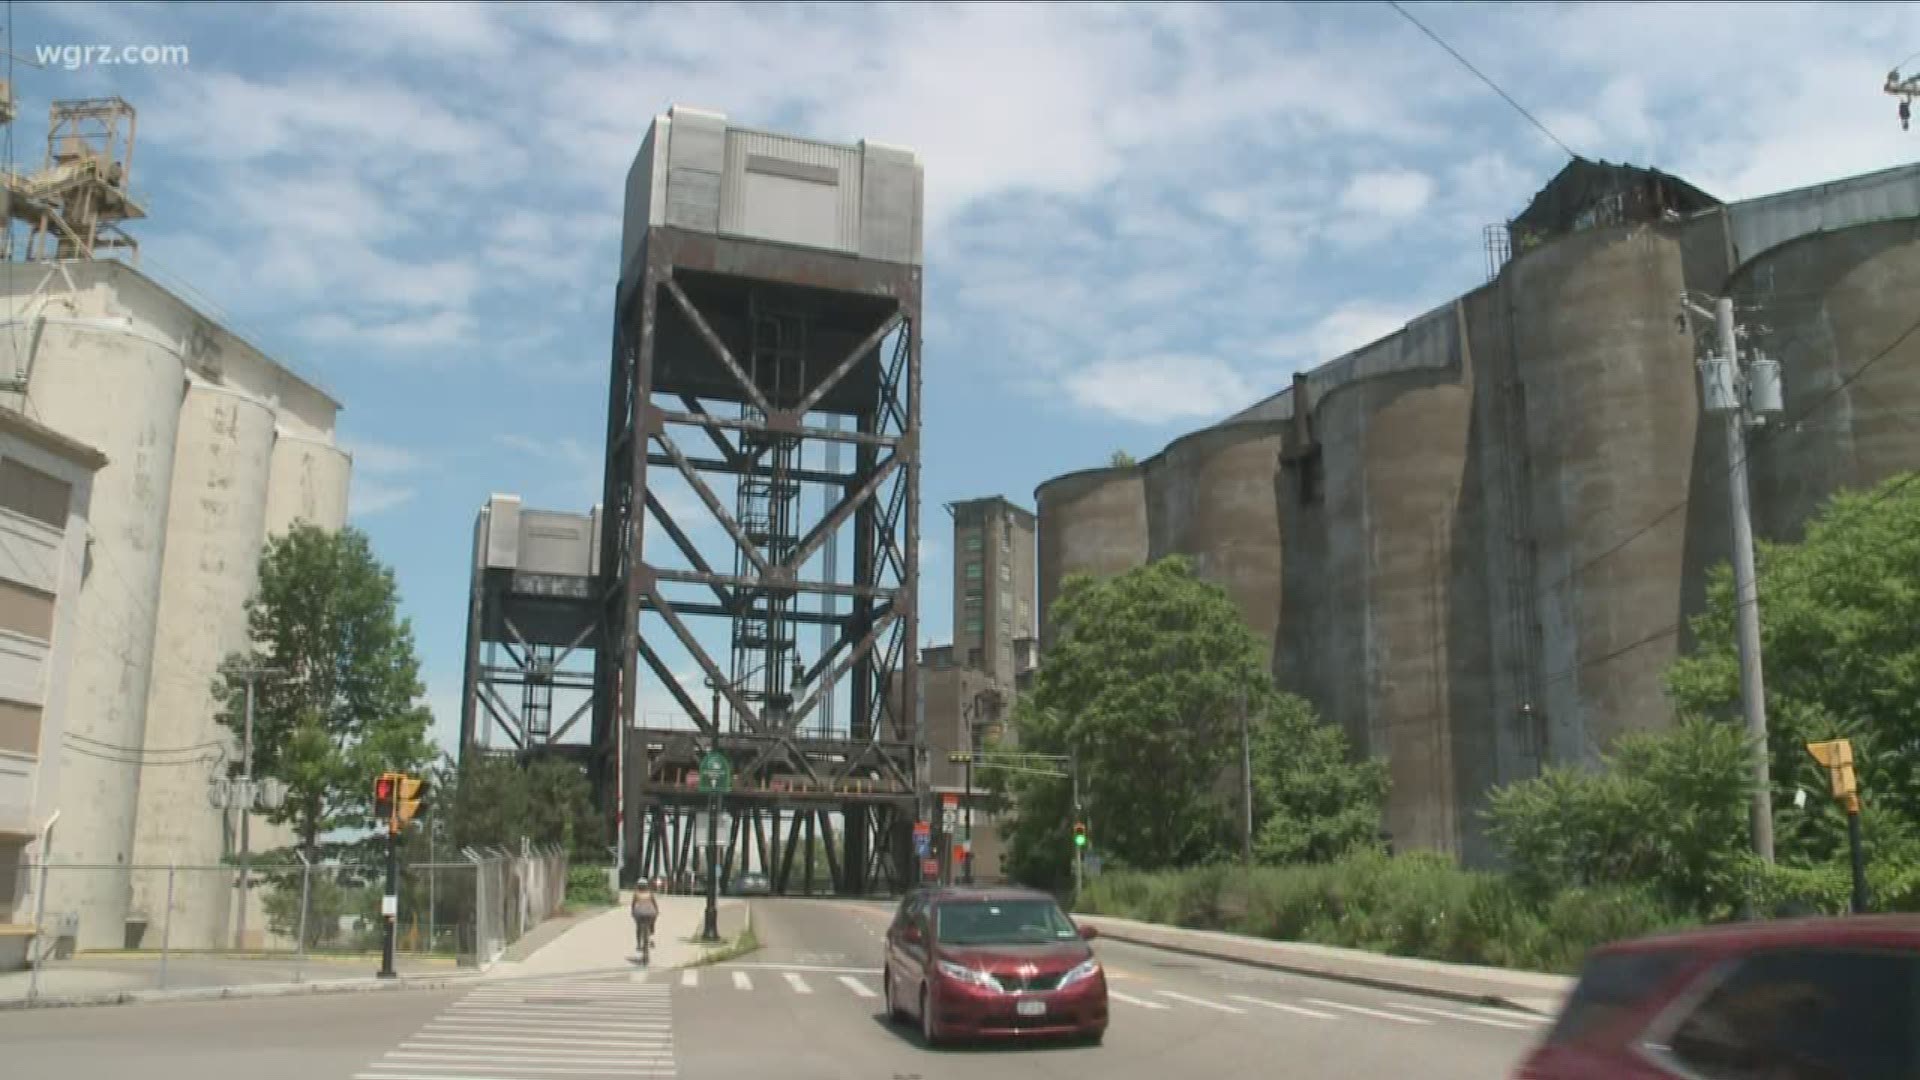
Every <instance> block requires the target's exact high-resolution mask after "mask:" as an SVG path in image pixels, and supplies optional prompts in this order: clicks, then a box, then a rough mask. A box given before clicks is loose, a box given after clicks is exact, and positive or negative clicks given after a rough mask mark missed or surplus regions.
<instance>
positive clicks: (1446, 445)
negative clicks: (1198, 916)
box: [1037, 167, 1920, 863]
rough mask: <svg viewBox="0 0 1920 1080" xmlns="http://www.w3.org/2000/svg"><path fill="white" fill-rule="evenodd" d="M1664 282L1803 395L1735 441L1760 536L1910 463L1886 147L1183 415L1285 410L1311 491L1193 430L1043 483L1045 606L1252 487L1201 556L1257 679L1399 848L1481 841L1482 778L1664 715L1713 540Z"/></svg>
mask: <svg viewBox="0 0 1920 1080" xmlns="http://www.w3.org/2000/svg"><path fill="white" fill-rule="evenodd" d="M1683 290H1693V291H1694V292H1696V293H1699V292H1708V293H1731V294H1732V295H1734V296H1735V297H1736V298H1737V300H1738V301H1739V302H1740V303H1741V304H1742V305H1743V310H1744V311H1746V312H1747V314H1746V315H1744V316H1743V318H1747V319H1749V320H1750V321H1751V322H1753V323H1754V324H1756V325H1763V326H1764V327H1765V328H1766V329H1765V330H1764V331H1761V332H1759V333H1758V334H1757V336H1756V339H1755V341H1756V343H1757V344H1758V345H1759V346H1760V347H1761V348H1763V349H1764V350H1766V351H1767V352H1768V353H1769V354H1770V355H1772V356H1774V357H1776V358H1778V359H1780V360H1781V361H1782V364H1783V367H1784V372H1785V381H1786V397H1787V413H1788V416H1789V418H1795V417H1799V416H1800V415H1801V414H1802V413H1806V412H1807V410H1815V411H1813V412H1811V413H1809V414H1807V415H1805V416H1804V418H1803V419H1800V420H1799V421H1798V422H1795V423H1792V424H1788V425H1784V426H1783V427H1782V428H1781V429H1780V430H1778V431H1762V432H1759V433H1756V435H1755V436H1754V438H1753V440H1752V442H1751V447H1750V460H1751V462H1752V473H1753V475H1752V484H1753V495H1754V506H1755V526H1756V530H1757V532H1758V533H1759V534H1760V535H1761V536H1763V537H1772V538H1778V539H1784V540H1791V539H1797V538H1798V537H1799V536H1800V532H1801V529H1802V527H1803V525H1804V522H1805V521H1806V519H1807V518H1808V517H1809V516H1810V515H1812V514H1813V513H1815V512H1817V510H1818V508H1819V507H1820V506H1821V505H1822V504H1823V503H1824V502H1825V501H1826V500H1827V499H1829V498H1831V496H1832V495H1833V493H1834V492H1836V491H1838V490H1840V489H1842V488H1858V487H1864V486H1867V485H1870V484H1873V483H1876V482H1878V481H1880V480H1882V479H1885V478H1886V477H1888V476H1890V475H1892V474H1894V473H1897V472H1900V471H1904V470H1910V469H1915V468H1920V431H1916V428H1915V426H1914V425H1913V424H1912V423H1911V421H1910V418H1911V417H1912V416H1914V415H1916V414H1920V362H1916V361H1920V335H1914V336H1912V337H1910V338H1908V339H1906V340H1905V341H1904V342H1900V343H1897V344H1896V339H1897V337H1898V335H1899V334H1900V333H1901V332H1903V331H1904V330H1905V329H1906V328H1907V327H1908V325H1909V324H1910V323H1911V320H1912V318H1913V312H1914V311H1915V310H1920V167H1911V168H1905V169H1895V170H1888V171H1886V172H1882V173H1876V174H1872V175H1870V176H1865V177H1855V178H1850V179H1847V180H1842V181H1837V182H1835V183H1832V184H1826V185H1821V186H1819V187H1815V188H1808V189H1803V190H1800V191H1796V192H1787V193H1783V194H1781V195H1777V196H1770V197H1768V198H1766V199H1759V200H1753V201H1751V202H1747V203H1740V204H1735V205H1733V206H1731V207H1724V208H1718V209H1714V210H1710V211H1706V212H1703V213H1700V214H1696V215H1693V216H1691V217H1687V218H1682V219H1677V220H1667V221H1663V222H1660V223H1658V224H1640V225H1619V226H1613V227H1608V228H1602V229H1595V230H1590V231H1586V232H1581V233H1575V234H1572V235H1568V236H1563V237H1558V238H1555V239H1553V240H1551V241H1549V242H1547V243H1545V244H1543V245H1541V246H1538V247H1535V248H1532V249H1530V250H1528V251H1526V252H1525V253H1523V254H1521V255H1520V256H1518V257H1516V258H1515V259H1514V260H1513V261H1512V262H1510V263H1509V264H1508V265H1507V267H1506V268H1505V269H1504V270H1503V271H1502V273H1501V274H1500V276H1499V278H1498V279H1497V280H1496V281H1494V282H1492V283H1490V284H1488V285H1486V286H1484V287H1482V288H1479V289H1476V290H1474V291H1473V292H1471V293H1469V294H1467V295H1466V296H1463V297H1462V298H1461V299H1460V300H1459V301H1458V302H1456V303H1454V304H1449V305H1447V306H1446V307H1445V308H1442V309H1440V310H1438V311H1435V312H1433V313H1430V314H1429V315H1427V316H1423V317H1422V318H1420V319H1417V320H1415V321H1414V322H1413V323H1412V324H1410V325H1409V326H1408V327H1406V328H1405V329H1403V330H1402V331H1400V332H1398V333H1396V334H1393V335H1390V336H1388V337H1387V338H1384V339H1382V340H1381V341H1378V342H1375V343H1373V344H1372V345H1369V346H1367V347H1366V348H1363V349H1359V350H1356V351H1354V352H1352V353H1350V354H1348V355H1346V356H1343V357H1340V358H1339V359H1337V360H1334V361H1331V362H1329V363H1327V364H1324V365H1321V366H1320V367H1318V368H1316V369H1314V370H1313V371H1311V372H1309V373H1308V374H1307V376H1306V379H1305V391H1306V392H1305V394H1304V395H1301V396H1303V397H1304V399H1305V400H1296V394H1295V392H1294V390H1293V389H1291V388H1289V389H1287V390H1284V391H1281V392H1280V393H1277V394H1274V395H1272V396H1270V397H1268V398H1266V399H1264V400H1262V401H1260V402H1257V403H1255V404H1254V405H1252V406H1250V407H1248V408H1247V409H1245V410H1243V411H1241V412H1240V413H1238V414H1236V415H1234V416H1232V417H1230V418H1228V419H1227V420H1226V421H1224V422H1223V423H1222V424H1221V425H1219V426H1218V427H1216V428H1214V429H1209V431H1208V432H1205V433H1202V434H1203V435H1205V436H1206V437H1208V438H1227V437H1228V435H1227V433H1229V432H1235V431H1238V430H1240V429H1241V426H1243V425H1246V424H1249V423H1275V422H1279V421H1285V420H1289V419H1291V418H1293V417H1294V415H1295V413H1296V411H1298V412H1301V413H1303V414H1304V417H1303V419H1306V420H1308V421H1309V422H1310V423H1309V426H1310V429H1311V431H1312V434H1313V436H1314V437H1315V440H1316V442H1317V446H1318V450H1319V458H1318V466H1317V471H1316V472H1315V484H1314V487H1315V488H1317V490H1315V491H1313V492H1311V493H1310V497H1305V498H1303V492H1302V489H1301V487H1300V473H1299V467H1296V466H1292V465H1289V466H1287V467H1285V468H1283V469H1282V470H1281V471H1279V472H1278V473H1276V472H1275V470H1274V468H1273V464H1272V462H1271V460H1270V459H1263V458H1259V457H1256V456H1254V455H1252V454H1251V453H1249V454H1247V455H1246V456H1236V457H1235V458H1234V459H1233V461H1232V462H1231V463H1230V464H1228V463H1226V462H1225V461H1222V462H1220V463H1219V464H1216V465H1214V466H1212V467H1213V468H1216V469H1218V470H1220V471H1221V478H1220V479H1218V480H1206V479H1203V478H1202V476H1201V474H1200V473H1194V474H1192V475H1191V476H1189V475H1186V474H1182V473H1180V472H1179V471H1178V469H1179V466H1178V465H1177V462H1179V461H1180V460H1182V458H1183V457H1185V456H1187V455H1188V453H1189V451H1187V450H1186V449H1185V447H1187V446H1188V445H1196V446H1199V445H1206V443H1205V442H1204V441H1203V440H1199V439H1197V437H1196V436H1188V437H1186V438H1185V439H1183V440H1180V441H1177V442H1176V443H1175V444H1174V445H1173V446H1170V447H1169V448H1168V450H1167V451H1166V452H1165V453H1163V454H1162V455H1161V456H1160V457H1157V458H1155V459H1152V460H1150V461H1149V462H1148V463H1146V464H1145V465H1144V466H1141V467H1138V468H1136V469H1128V470H1117V469H1106V470H1095V471H1091V472H1084V473H1074V474H1069V475H1067V476H1063V477H1060V478H1057V479H1055V480H1052V481H1049V482H1047V483H1046V484H1043V485H1041V487H1040V489H1039V491H1038V493H1037V495H1038V502H1039V509H1040V519H1041V520H1040V551H1041V558H1040V598H1041V610H1042V616H1043V618H1044V616H1045V614H1046V611H1047V608H1048V607H1049V606H1050V604H1051V603H1052V601H1053V599H1054V598H1055V597H1056V596H1057V595H1058V588H1059V582H1060V580H1061V579H1062V578H1063V577H1064V576H1065V574H1066V573H1068V572H1072V571H1075V570H1083V569H1091V570H1095V571H1097V572H1099V573H1104V574H1111V573H1116V572H1120V571H1123V570H1125V569H1128V568H1129V567H1131V566H1135V565H1139V564H1140V563H1141V562H1144V561H1146V559H1148V558H1149V557H1157V556H1159V555H1161V554H1165V553H1167V552H1168V551H1173V550H1184V551H1188V552H1189V553H1195V554H1202V553H1205V552H1206V551H1207V549H1208V547H1209V545H1220V544H1229V543H1232V542H1234V539H1235V538H1237V537H1242V536H1245V535H1248V534H1249V533H1250V531H1254V530H1256V528H1257V527H1256V525H1255V522H1256V517H1255V516H1240V512H1239V511H1238V510H1235V509H1234V508H1235V507H1240V508H1242V509H1244V507H1245V506H1246V505H1247V504H1245V503H1244V502H1243V500H1244V499H1246V498H1247V493H1249V492H1251V491H1253V490H1254V489H1255V488H1256V487H1258V486H1259V485H1261V484H1266V483H1270V484H1271V490H1272V493H1273V494H1272V499H1273V502H1274V507H1275V509H1274V511H1273V512H1272V514H1271V517H1270V518H1269V517H1268V515H1266V514H1265V513H1262V514H1260V515H1258V518H1259V519H1260V520H1262V521H1264V520H1272V521H1274V522H1275V523H1276V524H1277V527H1278V533H1279V542H1278V543H1277V545H1275V546H1274V549H1273V551H1272V553H1271V554H1270V556H1263V560H1265V561H1263V562H1262V563H1261V565H1260V568H1259V569H1252V568H1248V569H1246V570H1244V571H1236V572H1233V573H1225V574H1222V573H1218V572H1214V573H1209V574H1208V576H1209V577H1210V578H1212V579H1214V580H1220V581H1222V582H1223V583H1226V584H1227V585H1228V587H1229V589H1230V591H1232V592H1233V594H1234V596H1235V598H1236V600H1237V601H1239V602H1240V604H1241V606H1242V610H1243V611H1245V612H1247V613H1248V617H1249V618H1250V619H1257V618H1258V617H1260V615H1261V613H1262V612H1264V611H1266V610H1268V607H1269V605H1270V604H1271V605H1274V606H1275V607H1276V608H1277V610H1278V612H1279V615H1278V619H1277V625H1276V629H1275V631H1274V634H1275V638H1276V654H1275V672H1276V675H1277V677H1278V679H1279V680H1280V682H1281V683H1282V684H1283V685H1284V686H1287V687H1289V688H1292V689H1295V690H1298V691H1299V692H1301V693H1303V694H1305V695H1306V696H1307V697H1308V698H1309V699H1310V700H1312V701H1313V702H1314V704H1315V705H1316V706H1317V707H1318V708H1319V709H1320V710H1321V712H1322V713H1323V714H1324V715H1325V716H1327V717H1328V718H1329V719H1332V720H1335V721H1337V722H1339V723H1340V724H1342V726H1343V727H1344V728H1345V729H1346V730H1347V731H1348V732H1349V733H1350V734H1351V735H1352V737H1353V739H1354V741H1355V742H1356V744H1357V747H1358V748H1359V749H1361V750H1364V751H1367V752H1371V753H1377V754H1383V755H1385V756H1386V758H1387V759H1388V762H1389V765H1390V769H1391V773H1392V777H1393V783H1394V791H1393V794H1392V796H1391V798H1390V804H1389V808H1388V814H1387V816H1388V822H1387V824H1388V827H1389V829H1390V830H1391V831H1392V833H1393V834H1394V837H1395V839H1396V841H1397V842H1398V843H1399V845H1400V846H1401V847H1403V848H1405V847H1429V848H1438V849H1442V850H1450V851H1456V852H1459V853H1460V854H1462V855H1463V856H1464V857H1465V858H1466V859H1467V860H1468V861H1470V862H1473V863H1485V862H1487V861H1489V860H1490V859H1491V857H1492V851H1491V849H1490V845H1489V844H1488V843H1487V841H1486V839H1485V836H1484V829H1483V824H1482V822H1481V821H1480V820H1479V818H1478V814H1479V811H1480V810H1481V809H1482V808H1483V807H1484V805H1485V799H1486V792H1487V790H1488V788H1489V787H1490V786H1492V785H1496V784H1502V783H1507V782H1511V781H1513V780H1517V779H1521V778H1524V777H1528V776H1533V775H1537V774H1538V772H1539V770H1540V768H1541V767H1542V766H1543V765H1545V764H1548V763H1554V762H1574V763H1586V764H1591V763H1594V762H1595V761H1596V760H1597V759H1598V757H1599V755H1600V754H1601V753H1603V752H1604V751H1605V750H1606V748H1607V747H1608V746H1609V744H1610V743H1612V742H1613V741H1614V740H1615V739H1617V738H1618V737H1619V736H1620V735H1622V734H1624V733H1626V732H1629V731H1633V730H1640V729H1649V728H1659V727H1663V726H1665V725H1667V724H1669V723H1671V720H1672V711H1671V707H1670V704H1669V702H1668V701H1667V699H1666V696H1665V693H1664V686H1663V681H1662V679H1663V675H1664V672H1665V669H1666V668H1667V666H1668V665H1669V664H1670V663H1671V662H1672V661H1673V659H1674V658H1675V657H1676V656H1677V655H1679V654H1680V653H1681V651H1682V650H1683V649H1685V648H1686V647H1687V645H1688V638H1687V634H1686V632H1685V621H1686V619H1687V618H1688V617H1689V616H1690V615H1692V614H1693V613H1695V612H1697V611H1698V610H1699V609H1700V607H1701V605H1702V603H1703V602H1704V584H1703V583H1704V580H1705V578H1706V574H1707V572H1708V570H1709V568H1710V567H1711V566H1713V565H1714V564H1716V563H1718V562H1722V561H1724V560H1725V558H1726V555H1727V551H1728V548H1729V538H1728V537H1729V527H1728V524H1727V518H1726V504H1727V492H1726V468H1727V460H1726V453H1725V449H1724V441H1723V439H1724V435H1723V430H1722V428H1721V426H1720V425H1719V424H1718V423H1717V422H1705V421H1703V419H1702V417H1701V413H1700V404H1699V394H1698V390H1697V375H1696V372H1695V366H1694V359H1695V337H1694V334H1693V333H1692V332H1691V328H1689V327H1688V326H1686V325H1685V324H1683V323H1681V322H1680V321H1678V316H1679V314H1680V305H1679V297H1680V295H1681V293H1682V291H1683ZM1889 349H1890V350H1891V351H1888V350H1889ZM1883 352H1885V353H1886V355H1885V356H1884V357H1883V358H1882V359H1880V360H1878V361H1876V362H1875V363H1874V364H1873V367H1872V368H1870V369H1868V370H1867V371H1866V373H1865V374H1864V375H1861V376H1860V377H1859V378H1858V379H1857V380H1856V381H1855V382H1853V383H1852V384H1851V385H1850V386H1849V387H1848V388H1846V389H1845V390H1840V389H1838V388H1839V385H1840V383H1841V381H1842V380H1843V379H1846V378H1848V377H1849V376H1850V375H1852V374H1853V373H1855V372H1856V371H1858V370H1859V369H1860V367H1861V365H1862V364H1864V363H1866V362H1868V361H1869V360H1871V359H1872V358H1874V357H1875V356H1878V355H1880V354H1881V353H1883ZM1228 474H1231V479H1227V478H1226V477H1227V475H1228ZM1141 480H1143V481H1144V487H1143V488H1141V489H1136V488H1135V487H1134V486H1133V485H1134V484H1135V483H1136V482H1139V481H1141ZM1210 488H1211V490H1210ZM1143 531H1144V532H1145V533H1146V534H1147V536H1146V539H1145V542H1143V540H1142V536H1141V534H1142V532H1143ZM1281 552H1284V556H1285V557H1284V559H1282V558H1280V557H1279V556H1280V553H1281ZM1276 564H1277V565H1276ZM1282 597H1283V598H1284V602H1281V601H1280V599H1279V598H1282ZM1256 625H1257V623H1256Z"/></svg>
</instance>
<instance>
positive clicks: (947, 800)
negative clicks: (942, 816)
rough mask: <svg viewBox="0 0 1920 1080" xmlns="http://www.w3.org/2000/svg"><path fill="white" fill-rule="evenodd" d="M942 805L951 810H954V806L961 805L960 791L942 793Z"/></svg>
mask: <svg viewBox="0 0 1920 1080" xmlns="http://www.w3.org/2000/svg"><path fill="white" fill-rule="evenodd" d="M940 805H941V806H944V807H946V808H947V809H949V810H952V809H953V808H954V807H956V806H959V805H960V793H959V792H956V791H949V792H946V793H944V794H942V795H941V796H940Z"/></svg>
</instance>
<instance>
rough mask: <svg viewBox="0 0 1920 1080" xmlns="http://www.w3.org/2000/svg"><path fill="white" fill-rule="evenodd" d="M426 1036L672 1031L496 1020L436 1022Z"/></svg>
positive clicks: (656, 1026) (662, 1027)
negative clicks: (491, 1032)
mask: <svg viewBox="0 0 1920 1080" xmlns="http://www.w3.org/2000/svg"><path fill="white" fill-rule="evenodd" d="M420 1030H421V1033H422V1034H428V1035H431V1034H433V1033H435V1032H439V1033H442V1034H446V1035H461V1034H482V1033H485V1032H489V1031H493V1032H498V1033H500V1034H502V1035H508V1034H522V1033H524V1034H527V1035H539V1034H542V1033H547V1034H553V1035H585V1036H589V1037H591V1036H595V1035H656V1034H665V1033H666V1032H667V1031H668V1030H669V1028H668V1026H667V1025H665V1024H649V1025H647V1026H646V1027H644V1028H643V1027H641V1026H640V1025H637V1024H527V1023H520V1024H513V1023H504V1024H503V1023H499V1022H496V1021H492V1020H435V1021H434V1022H432V1023H430V1024H428V1025H427V1026H426V1027H424V1028H421V1029H420Z"/></svg>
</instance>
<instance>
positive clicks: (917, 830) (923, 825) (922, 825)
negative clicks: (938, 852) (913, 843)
mask: <svg viewBox="0 0 1920 1080" xmlns="http://www.w3.org/2000/svg"><path fill="white" fill-rule="evenodd" d="M932 832H933V823H932V822H930V821H916V822H914V823H913V835H915V836H927V835H930V834H931V833H932Z"/></svg>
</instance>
